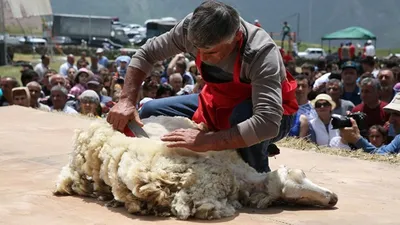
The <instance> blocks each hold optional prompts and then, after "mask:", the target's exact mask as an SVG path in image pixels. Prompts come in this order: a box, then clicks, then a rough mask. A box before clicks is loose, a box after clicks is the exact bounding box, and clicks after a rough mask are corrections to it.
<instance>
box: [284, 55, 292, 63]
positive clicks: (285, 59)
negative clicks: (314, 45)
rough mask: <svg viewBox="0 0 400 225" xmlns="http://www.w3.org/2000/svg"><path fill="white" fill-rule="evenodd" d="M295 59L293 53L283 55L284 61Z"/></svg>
mask: <svg viewBox="0 0 400 225" xmlns="http://www.w3.org/2000/svg"><path fill="white" fill-rule="evenodd" d="M293 60H294V58H293V56H291V55H288V54H285V56H283V62H284V63H288V62H290V61H293Z"/></svg>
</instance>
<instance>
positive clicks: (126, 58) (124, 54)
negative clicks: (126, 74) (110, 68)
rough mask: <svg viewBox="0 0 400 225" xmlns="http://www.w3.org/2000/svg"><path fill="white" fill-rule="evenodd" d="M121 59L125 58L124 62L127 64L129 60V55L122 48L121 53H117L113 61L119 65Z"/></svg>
mask: <svg viewBox="0 0 400 225" xmlns="http://www.w3.org/2000/svg"><path fill="white" fill-rule="evenodd" d="M121 60H125V61H126V62H128V64H129V63H130V61H131V57H129V55H128V52H127V51H126V50H124V49H122V50H121V55H119V56H118V57H117V58H116V59H115V63H116V64H117V66H119V63H120V62H121Z"/></svg>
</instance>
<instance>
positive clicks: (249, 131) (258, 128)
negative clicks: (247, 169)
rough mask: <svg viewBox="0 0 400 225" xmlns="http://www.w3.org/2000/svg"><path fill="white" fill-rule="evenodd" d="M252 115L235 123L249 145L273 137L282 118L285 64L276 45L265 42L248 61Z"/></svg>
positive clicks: (277, 131)
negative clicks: (250, 63) (250, 60)
mask: <svg viewBox="0 0 400 225" xmlns="http://www.w3.org/2000/svg"><path fill="white" fill-rule="evenodd" d="M249 77H250V79H251V85H252V102H253V116H252V117H251V118H250V119H248V120H245V121H244V122H242V123H240V124H238V128H239V132H240V134H241V136H242V138H243V139H244V141H245V142H246V144H247V145H248V146H251V145H254V144H257V143H259V142H262V141H264V140H269V139H271V138H274V137H276V136H277V135H278V133H279V127H280V124H281V120H282V114H283V107H282V89H281V81H282V78H285V77H286V73H285V67H284V65H283V62H282V58H281V56H280V53H279V50H278V48H277V47H276V46H275V45H269V46H266V47H265V48H264V49H262V50H260V51H259V52H258V53H257V55H256V56H255V61H254V62H253V63H252V65H250V68H249Z"/></svg>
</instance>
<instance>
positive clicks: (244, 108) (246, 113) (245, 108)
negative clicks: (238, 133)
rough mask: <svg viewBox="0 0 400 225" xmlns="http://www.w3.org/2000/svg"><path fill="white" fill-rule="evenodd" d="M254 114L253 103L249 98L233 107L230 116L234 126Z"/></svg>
mask: <svg viewBox="0 0 400 225" xmlns="http://www.w3.org/2000/svg"><path fill="white" fill-rule="evenodd" d="M252 116H253V104H252V102H251V100H250V99H249V100H245V101H243V102H242V103H240V104H239V105H237V106H236V107H235V108H234V109H233V111H232V114H231V116H230V118H229V122H230V124H231V125H232V126H233V125H236V124H239V123H241V122H243V121H245V120H247V119H249V118H250V117H252Z"/></svg>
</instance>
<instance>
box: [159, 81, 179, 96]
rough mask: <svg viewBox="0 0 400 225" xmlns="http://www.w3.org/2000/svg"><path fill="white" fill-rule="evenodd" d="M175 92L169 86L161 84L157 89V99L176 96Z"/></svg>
mask: <svg viewBox="0 0 400 225" xmlns="http://www.w3.org/2000/svg"><path fill="white" fill-rule="evenodd" d="M174 95H175V92H174V90H173V89H172V86H171V85H169V84H160V85H159V86H158V89H157V94H156V98H166V97H171V96H174Z"/></svg>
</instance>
